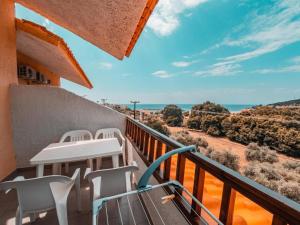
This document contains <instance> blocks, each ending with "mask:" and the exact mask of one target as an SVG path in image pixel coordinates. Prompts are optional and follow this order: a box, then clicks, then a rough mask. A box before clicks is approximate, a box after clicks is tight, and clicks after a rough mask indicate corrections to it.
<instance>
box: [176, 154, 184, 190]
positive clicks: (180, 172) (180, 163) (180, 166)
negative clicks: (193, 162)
mask: <svg viewBox="0 0 300 225" xmlns="http://www.w3.org/2000/svg"><path fill="white" fill-rule="evenodd" d="M185 160H186V159H185V157H184V156H183V155H178V156H177V167H176V180H178V181H179V183H181V184H183V180H184V170H185Z"/></svg>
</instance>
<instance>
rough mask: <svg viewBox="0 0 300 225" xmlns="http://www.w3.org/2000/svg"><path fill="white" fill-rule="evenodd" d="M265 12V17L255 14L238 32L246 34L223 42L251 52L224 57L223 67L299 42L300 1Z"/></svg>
mask: <svg viewBox="0 0 300 225" xmlns="http://www.w3.org/2000/svg"><path fill="white" fill-rule="evenodd" d="M265 11H266V13H263V14H261V13H259V11H257V12H253V13H252V14H251V15H249V16H248V17H247V19H246V21H250V22H249V23H247V22H246V24H243V25H242V26H240V27H239V29H236V30H238V31H240V32H243V33H246V34H245V35H242V36H241V37H240V38H238V39H230V38H227V39H225V40H224V42H223V43H222V44H223V45H227V46H238V47H248V48H252V50H250V51H247V52H244V53H241V54H237V55H232V56H229V57H225V58H223V59H222V62H223V64H231V63H238V62H242V61H246V60H249V59H252V58H255V57H258V56H261V55H264V54H267V53H271V52H275V51H277V50H279V49H281V48H283V47H285V46H287V45H290V44H292V43H295V42H298V41H300V17H299V15H300V1H299V0H282V1H278V2H277V3H276V4H273V6H272V7H271V8H269V9H267V10H265Z"/></svg>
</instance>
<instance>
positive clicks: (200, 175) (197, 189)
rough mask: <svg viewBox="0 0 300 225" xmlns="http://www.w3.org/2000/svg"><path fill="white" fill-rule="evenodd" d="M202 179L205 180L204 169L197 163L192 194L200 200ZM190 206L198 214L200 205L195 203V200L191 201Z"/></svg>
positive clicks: (201, 199) (202, 189)
mask: <svg viewBox="0 0 300 225" xmlns="http://www.w3.org/2000/svg"><path fill="white" fill-rule="evenodd" d="M204 181H205V170H203V169H201V168H200V166H199V165H198V164H196V167H195V178H194V186H193V195H194V196H195V197H196V198H197V199H198V200H199V201H200V202H202V201H203V192H204ZM192 208H193V209H194V210H196V212H197V213H198V214H199V215H200V213H201V207H200V206H199V205H198V204H196V202H195V201H192Z"/></svg>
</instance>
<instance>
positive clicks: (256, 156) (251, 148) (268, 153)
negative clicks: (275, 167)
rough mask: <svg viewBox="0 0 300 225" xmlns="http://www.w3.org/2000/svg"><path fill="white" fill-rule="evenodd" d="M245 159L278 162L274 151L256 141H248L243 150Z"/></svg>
mask: <svg viewBox="0 0 300 225" xmlns="http://www.w3.org/2000/svg"><path fill="white" fill-rule="evenodd" d="M245 156H246V159H247V161H255V160H256V161H259V162H269V163H275V162H278V157H277V155H276V153H275V152H274V151H272V150H270V149H269V148H268V147H266V146H262V147H261V146H259V145H258V144H256V143H250V144H249V145H248V146H247V148H246V151H245Z"/></svg>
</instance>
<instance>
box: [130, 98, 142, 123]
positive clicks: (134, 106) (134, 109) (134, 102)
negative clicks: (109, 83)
mask: <svg viewBox="0 0 300 225" xmlns="http://www.w3.org/2000/svg"><path fill="white" fill-rule="evenodd" d="M130 103H132V104H133V119H135V111H136V104H137V103H140V102H139V101H130Z"/></svg>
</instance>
